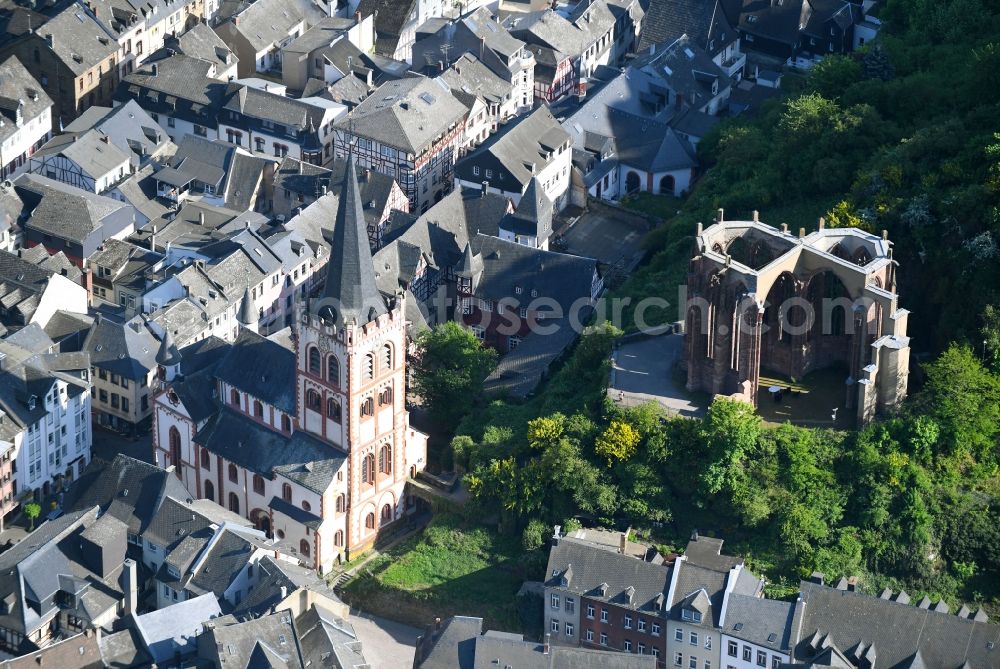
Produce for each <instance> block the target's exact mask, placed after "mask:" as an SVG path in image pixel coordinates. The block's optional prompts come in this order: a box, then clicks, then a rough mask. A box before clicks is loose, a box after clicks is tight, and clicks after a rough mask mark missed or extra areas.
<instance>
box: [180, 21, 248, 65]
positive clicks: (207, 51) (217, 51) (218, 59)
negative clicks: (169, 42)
mask: <svg viewBox="0 0 1000 669" xmlns="http://www.w3.org/2000/svg"><path fill="white" fill-rule="evenodd" d="M174 39H175V40H176V42H177V50H178V52H179V53H182V54H184V55H185V56H190V57H191V58H200V59H201V60H204V61H207V62H209V63H212V64H213V65H215V66H216V67H217V68H226V69H228V68H230V67H233V66H235V65H236V64H237V63H238V62H239V60H240V59H239V58H238V57H237V56H236V54H235V53H233V51H232V49H230V48H229V46H228V45H227V44H226V43H225V42H224V41H222V39H221V38H220V37H219V35H218V34H217V33H216V32H215V31H214V30H212V29H211V28H210V27H209V26H208V24H207V23H196V24H195V25H194V26H192V27H191V28H188V29H187V30H185V31H184V32H183V33H181V34H180V35H179V36H177V37H176V38H174Z"/></svg>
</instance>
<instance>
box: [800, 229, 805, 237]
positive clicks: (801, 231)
mask: <svg viewBox="0 0 1000 669" xmlns="http://www.w3.org/2000/svg"><path fill="white" fill-rule="evenodd" d="M805 236H806V229H805V228H799V238H800V239H801V238H802V237H805Z"/></svg>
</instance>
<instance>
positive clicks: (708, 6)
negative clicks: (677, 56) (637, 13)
mask: <svg viewBox="0 0 1000 669" xmlns="http://www.w3.org/2000/svg"><path fill="white" fill-rule="evenodd" d="M722 3H723V0H650V3H649V9H647V10H646V16H645V18H644V20H643V23H642V32H641V33H640V34H639V48H638V50H639V51H645V50H646V49H648V48H649V46H650V45H652V44H662V43H664V42H672V41H674V40H676V39H677V38H678V37H680V36H681V35H685V34H686V35H688V36H690V37H691V39H692V40H693V41H694V42H695V43H696V44H697V45H698V46H700V47H701V48H702V49H705V50H707V51H709V52H710V53H711V55H713V56H714V55H715V54H716V53H718V52H719V51H721V50H722V49H723V48H725V47H726V46H728V44H730V43H731V42H733V41H734V40H736V39H738V38H739V35H738V33H737V31H736V29H735V28H734V27H733V26H732V25H731V24H730V23H729V18H728V16H727V15H726V12H725V11H724V10H723V6H722ZM723 35H725V38H723ZM716 36H718V39H716ZM712 39H716V43H715V48H714V49H712V50H710V49H709V42H710V41H711V40H712Z"/></svg>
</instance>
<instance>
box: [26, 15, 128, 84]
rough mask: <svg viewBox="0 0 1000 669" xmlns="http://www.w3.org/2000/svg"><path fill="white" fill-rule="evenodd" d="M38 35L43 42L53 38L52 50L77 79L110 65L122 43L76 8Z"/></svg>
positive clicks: (43, 28)
mask: <svg viewBox="0 0 1000 669" xmlns="http://www.w3.org/2000/svg"><path fill="white" fill-rule="evenodd" d="M36 34H37V35H39V36H40V37H41V38H43V39H45V38H48V36H49V35H52V36H53V45H52V46H51V47H50V48H51V49H52V51H53V53H54V54H55V56H56V58H58V59H59V60H60V61H61V62H62V63H63V64H64V65H65V66H66V67H67V68H68V69H69V70H70V71H71V72H72V73H73V75H74V76H80V75H81V74H83V73H85V72H87V71H88V70H90V69H91V68H92V67H96V66H97V64H98V63H101V62H103V61H107V60H108V59H110V58H111V57H112V56H114V55H115V53H116V52H117V51H118V42H116V41H115V40H113V39H111V37H109V36H108V33H107V32H105V31H104V28H102V27H101V26H100V25H99V24H98V23H97V22H96V21H94V19H92V18H91V17H90V15H89V14H87V12H85V11H84V9H83V7H80V6H78V5H75V4H73V5H70V6H69V7H67V8H66V9H64V10H63V11H61V12H59V13H58V14H56V15H55V16H54V17H52V18H51V19H50V20H49V21H48V22H47V23H46V24H45V25H43V26H42V27H41V28H39V29H38V31H37V32H36Z"/></svg>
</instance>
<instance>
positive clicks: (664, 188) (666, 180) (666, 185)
mask: <svg viewBox="0 0 1000 669" xmlns="http://www.w3.org/2000/svg"><path fill="white" fill-rule="evenodd" d="M675 186H676V182H675V181H674V175H673V174H665V175H663V176H662V177H660V194H661V195H673V194H674V187H675Z"/></svg>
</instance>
